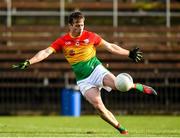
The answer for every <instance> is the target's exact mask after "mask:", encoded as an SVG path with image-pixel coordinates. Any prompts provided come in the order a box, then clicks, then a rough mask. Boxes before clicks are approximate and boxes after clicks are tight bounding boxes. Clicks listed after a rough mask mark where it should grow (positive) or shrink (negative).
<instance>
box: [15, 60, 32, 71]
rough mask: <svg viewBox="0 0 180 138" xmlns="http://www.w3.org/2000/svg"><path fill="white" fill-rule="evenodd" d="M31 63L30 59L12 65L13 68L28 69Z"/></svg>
mask: <svg viewBox="0 0 180 138" xmlns="http://www.w3.org/2000/svg"><path fill="white" fill-rule="evenodd" d="M29 65H30V62H29V61H28V60H26V61H24V62H21V63H19V64H14V65H12V68H13V69H22V70H23V69H26V68H27V67H28V66H29Z"/></svg>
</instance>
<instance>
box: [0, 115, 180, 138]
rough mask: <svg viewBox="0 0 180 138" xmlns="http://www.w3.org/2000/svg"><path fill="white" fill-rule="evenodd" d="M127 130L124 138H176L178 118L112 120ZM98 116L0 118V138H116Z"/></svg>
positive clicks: (123, 117) (178, 126) (178, 131)
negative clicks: (117, 121)
mask: <svg viewBox="0 0 180 138" xmlns="http://www.w3.org/2000/svg"><path fill="white" fill-rule="evenodd" d="M116 117H117V119H118V120H119V121H120V122H121V123H122V124H123V125H124V126H125V127H126V128H127V129H128V130H129V135H127V136H126V137H129V136H130V137H154V136H155V137H180V117H178V116H116ZM120 136H122V135H120V134H119V132H118V131H117V130H115V129H114V128H113V127H111V126H110V125H109V124H107V123H105V122H104V121H103V120H101V118H100V117H98V116H81V117H62V116H15V117H14V116H12V117H3V116H1V117H0V137H120ZM123 137H124V136H123Z"/></svg>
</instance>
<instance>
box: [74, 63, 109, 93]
mask: <svg viewBox="0 0 180 138" xmlns="http://www.w3.org/2000/svg"><path fill="white" fill-rule="evenodd" d="M108 73H110V72H109V71H108V70H107V69H106V68H105V67H104V66H103V65H101V64H100V65H98V66H97V67H96V68H95V69H94V71H93V72H92V73H91V74H90V75H89V76H88V77H87V78H85V79H83V80H80V81H77V85H78V86H79V89H80V91H81V93H82V95H83V96H84V94H85V92H86V91H87V90H89V89H90V88H93V87H97V88H99V89H101V88H104V89H105V90H107V91H111V90H112V88H110V87H108V86H103V78H104V76H105V75H107V74H108Z"/></svg>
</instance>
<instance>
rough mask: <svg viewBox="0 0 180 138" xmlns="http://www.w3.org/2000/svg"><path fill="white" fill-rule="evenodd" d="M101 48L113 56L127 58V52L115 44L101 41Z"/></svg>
mask: <svg viewBox="0 0 180 138" xmlns="http://www.w3.org/2000/svg"><path fill="white" fill-rule="evenodd" d="M101 46H102V47H103V48H105V49H106V50H107V51H109V52H111V53H113V54H117V55H124V56H129V52H130V51H129V50H126V49H124V48H122V47H120V46H118V45H116V44H113V43H109V42H107V41H105V40H102V41H101Z"/></svg>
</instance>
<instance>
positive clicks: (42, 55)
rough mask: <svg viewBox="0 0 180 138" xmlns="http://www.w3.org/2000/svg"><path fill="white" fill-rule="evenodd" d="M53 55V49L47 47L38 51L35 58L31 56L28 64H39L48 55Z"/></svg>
mask: <svg viewBox="0 0 180 138" xmlns="http://www.w3.org/2000/svg"><path fill="white" fill-rule="evenodd" d="M52 53H53V49H52V48H51V47H48V48H46V49H44V50H41V51H39V52H38V53H37V54H36V55H35V56H33V57H32V58H31V59H29V60H28V61H29V63H30V64H34V63H37V62H40V61H42V60H44V59H45V58H47V57H48V56H49V55H51V54H52Z"/></svg>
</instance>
